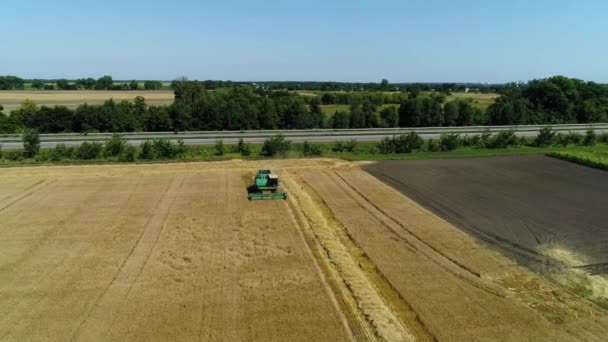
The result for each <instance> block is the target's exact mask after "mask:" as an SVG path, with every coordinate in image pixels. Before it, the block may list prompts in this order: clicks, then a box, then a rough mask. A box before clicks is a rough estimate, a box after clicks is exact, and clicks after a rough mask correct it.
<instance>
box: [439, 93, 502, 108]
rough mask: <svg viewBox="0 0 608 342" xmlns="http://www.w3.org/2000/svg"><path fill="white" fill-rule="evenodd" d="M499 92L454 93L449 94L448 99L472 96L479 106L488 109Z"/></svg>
mask: <svg viewBox="0 0 608 342" xmlns="http://www.w3.org/2000/svg"><path fill="white" fill-rule="evenodd" d="M498 96H499V95H498V94H475V93H452V95H450V96H448V98H447V100H448V101H451V100H454V99H456V98H461V99H463V98H472V99H473V100H474V101H475V102H476V104H477V107H479V108H480V109H482V110H486V109H487V108H488V107H490V105H491V104H492V103H494V101H495V100H496V98H497V97H498Z"/></svg>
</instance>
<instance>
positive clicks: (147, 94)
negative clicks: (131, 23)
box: [0, 90, 174, 113]
mask: <svg viewBox="0 0 608 342" xmlns="http://www.w3.org/2000/svg"><path fill="white" fill-rule="evenodd" d="M136 96H143V97H144V98H145V99H146V102H147V103H148V104H151V105H159V104H167V103H171V102H173V98H174V96H173V92H172V91H166V90H133V91H129V90H124V91H123V90H111V91H110V90H49V91H40V90H14V91H13V90H11V91H0V104H1V105H3V106H4V113H10V112H11V111H12V110H14V109H16V108H18V107H19V105H20V104H21V103H22V102H23V101H25V100H26V99H30V100H32V101H34V102H36V104H38V105H39V106H43V105H45V106H55V105H57V106H59V105H60V106H67V107H70V108H75V107H78V105H80V104H83V103H88V104H101V103H103V102H105V101H107V100H109V99H114V100H115V101H122V100H133V99H134V98H135V97H136Z"/></svg>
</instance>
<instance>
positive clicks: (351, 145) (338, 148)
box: [331, 139, 357, 152]
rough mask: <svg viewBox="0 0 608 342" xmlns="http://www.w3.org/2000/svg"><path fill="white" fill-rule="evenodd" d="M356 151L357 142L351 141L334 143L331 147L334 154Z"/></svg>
mask: <svg viewBox="0 0 608 342" xmlns="http://www.w3.org/2000/svg"><path fill="white" fill-rule="evenodd" d="M356 149H357V140H355V139H351V140H349V141H336V142H335V143H334V146H333V147H332V149H331V150H332V151H334V152H355V150H356Z"/></svg>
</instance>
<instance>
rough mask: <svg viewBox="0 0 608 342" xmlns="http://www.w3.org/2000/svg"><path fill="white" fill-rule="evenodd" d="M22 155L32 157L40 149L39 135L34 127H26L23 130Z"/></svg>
mask: <svg viewBox="0 0 608 342" xmlns="http://www.w3.org/2000/svg"><path fill="white" fill-rule="evenodd" d="M22 140H23V156H24V157H25V158H32V157H34V156H35V155H37V154H38V152H39V151H40V135H39V134H38V131H37V130H35V129H29V128H28V129H26V130H25V131H23V137H22Z"/></svg>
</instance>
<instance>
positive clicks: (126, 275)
mask: <svg viewBox="0 0 608 342" xmlns="http://www.w3.org/2000/svg"><path fill="white" fill-rule="evenodd" d="M261 167H268V168H271V169H272V170H274V171H277V172H278V173H279V174H280V175H281V177H282V179H283V181H284V185H285V187H286V188H287V190H288V191H289V194H290V197H289V200H288V201H259V202H248V201H247V200H246V193H245V188H246V185H247V183H248V182H250V177H251V176H252V172H253V171H255V170H256V169H257V168H261ZM607 326H608V316H607V315H606V311H605V310H603V309H601V308H599V307H598V306H596V305H594V304H593V303H591V302H588V301H585V300H582V299H581V298H579V297H577V296H575V295H573V294H572V293H570V292H568V291H565V290H563V289H561V288H559V287H556V286H555V285H552V284H550V283H547V282H546V281H544V280H543V279H542V278H539V277H537V276H535V275H534V274H533V273H531V272H529V271H527V270H526V269H524V268H522V267H519V266H517V265H516V264H515V263H514V262H512V261H511V260H509V259H508V258H506V257H505V256H503V255H501V254H500V253H498V252H496V251H493V250H491V249H489V248H487V247H486V246H485V245H484V244H483V243H479V242H477V241H476V240H474V239H472V238H470V237H469V236H467V235H466V234H465V233H463V232H462V231H460V230H458V229H456V228H454V227H453V226H451V225H450V224H449V223H447V222H446V221H444V220H442V219H440V218H439V217H437V216H435V215H433V214H431V213H430V212H428V211H426V210H425V209H423V208H422V207H420V206H419V205H418V204H416V203H415V202H413V201H412V200H410V199H408V198H406V197H405V196H403V195H402V194H400V193H399V192H398V191H396V190H394V189H392V188H391V187H389V186H387V185H385V184H383V183H382V182H380V181H379V180H377V179H375V178H374V177H372V176H370V175H368V174H367V173H365V172H363V171H362V170H360V169H359V167H358V166H356V165H353V164H349V163H345V162H338V161H332V160H300V161H288V160H284V161H259V162H253V161H250V162H244V161H231V162H221V163H219V162H216V163H189V164H169V165H137V166H134V165H129V166H81V167H37V168H19V169H17V168H15V169H3V170H0V340H15V341H17V340H19V341H21V340H69V339H74V340H82V341H90V340H146V341H149V340H231V341H232V340H332V341H333V340H350V339H356V340H391V341H396V340H414V339H416V340H433V339H437V340H472V339H473V340H476V339H477V340H479V339H508V340H530V339H555V340H568V341H569V340H573V339H586V340H602V338H603V337H604V336H606V334H608V328H606V327H607Z"/></svg>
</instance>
